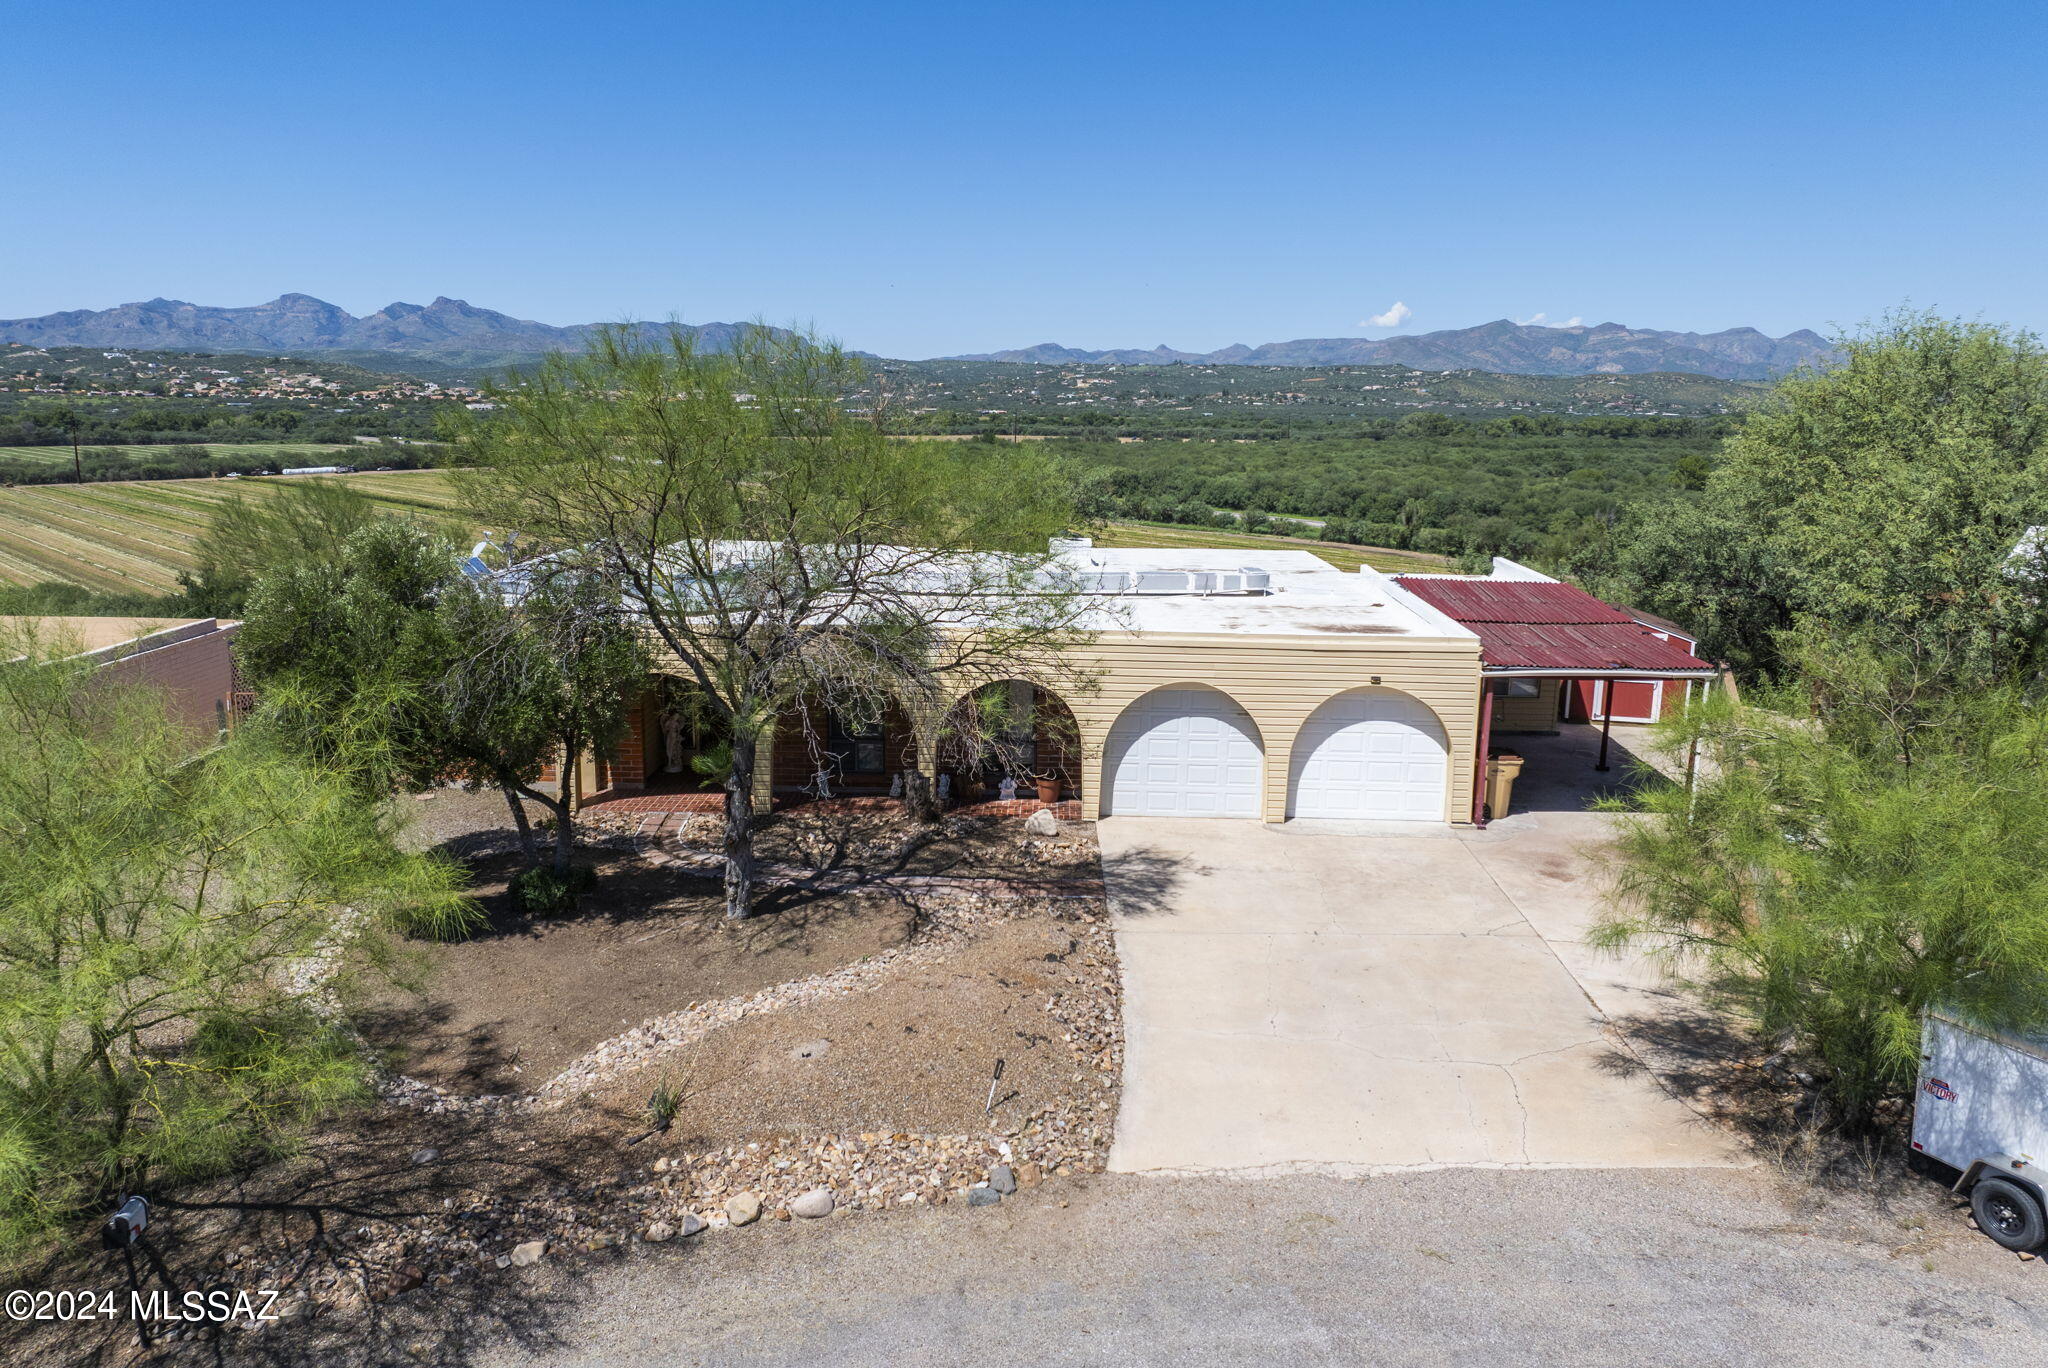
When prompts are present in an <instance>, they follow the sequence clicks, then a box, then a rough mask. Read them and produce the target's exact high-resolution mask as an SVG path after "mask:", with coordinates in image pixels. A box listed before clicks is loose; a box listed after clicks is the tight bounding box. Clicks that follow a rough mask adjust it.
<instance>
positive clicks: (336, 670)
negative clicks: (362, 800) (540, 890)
mask: <svg viewBox="0 0 2048 1368" xmlns="http://www.w3.org/2000/svg"><path fill="white" fill-rule="evenodd" d="M236 659H237V660H238V662H239V663H240V665H241V667H242V670H243V673H244V675H245V676H246V677H247V678H248V680H249V681H250V683H251V684H252V685H253V686H254V688H255V689H256V691H257V694H258V697H259V700H260V703H259V708H258V713H257V721H258V724H259V725H261V726H263V727H264V728H266V729H267V730H269V731H271V732H273V733H274V734H277V735H279V736H280V737H283V738H285V739H286V740H287V741H288V742H289V743H290V744H292V745H294V746H296V747H297V748H299V749H300V750H301V751H302V752H304V753H306V754H309V755H311V756H314V757H316V758H318V759H319V760H321V761H322V762H323V763H325V764H328V765H331V766H333V767H335V768H336V769H337V770H339V771H341V772H343V773H346V774H348V775H350V776H351V777H353V778H354V779H355V781H356V782H357V784H358V786H359V787H360V788H361V789H363V790H364V791H365V792H368V793H372V794H383V793H388V792H390V791H391V790H392V789H393V788H396V787H425V786H428V785H432V784H438V783H445V782H447V781H448V780H449V779H450V778H451V777H460V778H464V779H467V780H470V781H473V782H476V783H479V784H489V785H492V786H494V787H496V788H498V789H500V790H501V791H503V792H504V794H505V797H506V801H507V803H508V805H509V806H510V808H511V811H512V816H513V819H514V823H515V825H516V826H517V828H518V830H519V832H520V839H521V843H522V846H523V847H524V849H525V853H526V856H527V859H528V861H529V862H530V863H531V862H533V861H535V860H536V859H537V853H536V849H535V843H534V840H533V833H532V829H531V827H530V825H529V823H528V822H527V819H526V809H525V807H524V803H525V802H533V803H537V804H539V805H540V806H541V807H543V808H545V809H546V810H547V811H548V812H550V813H551V814H552V815H553V817H554V818H555V850H554V867H555V871H556V873H557V874H558V875H563V874H566V873H567V872H568V869H569V864H570V858H571V854H572V851H573V848H574V845H575V839H576V825H575V811H574V804H573V801H572V789H571V782H570V776H571V775H572V774H573V773H574V771H575V768H576V763H577V761H578V760H579V759H580V758H581V757H582V756H584V755H586V754H589V753H591V752H593V751H602V750H605V749H607V748H609V747H610V746H611V745H613V744H614V743H615V742H617V740H618V739H619V737H620V735H621V734H623V732H624V730H625V727H626V712H627V707H628V703H629V699H630V698H631V697H632V695H633V691H634V690H636V689H637V688H638V686H639V684H640V682H641V681H642V680H643V679H644V678H645V676H646V671H647V659H646V655H645V653H644V651H643V650H642V648H641V636H640V631H639V629H638V627H637V625H636V623H635V622H634V620H632V619H629V618H628V617H626V616H625V615H624V614H622V613H621V612H620V611H619V606H618V602H617V599H616V596H612V595H609V594H607V593H606V592H604V591H603V588H602V586H601V585H598V584H596V583H595V582H578V581H576V580H574V579H572V578H569V577H559V578H557V579H554V580H551V581H549V582H547V583H544V584H540V585H537V586H534V587H533V589H532V590H531V592H527V593H524V594H519V595H513V596H508V595H507V594H506V593H505V592H503V591H502V590H501V589H500V588H499V586H497V585H495V584H493V583H488V582H485V583H472V582H470V581H468V580H466V579H465V578H464V577H463V576H462V575H461V574H460V573H459V572H458V571H457V569H456V558H455V550H454V547H453V546H452V545H450V544H449V543H448V542H447V541H446V539H445V538H442V537H439V536H437V535H434V534H432V533H430V532H427V531H424V530H422V529H420V528H417V527H413V526H410V525H408V524H405V523H401V522H399V521H397V520H394V519H384V520H380V521H378V522H376V523H373V524H371V525H370V526H368V527H365V528H363V529H361V530H359V531H358V532H356V533H355V534H354V535H352V536H351V537H349V539H348V540H347V542H346V543H344V545H343V546H342V548H341V550H340V552H339V554H337V555H335V556H334V557H332V558H330V559H326V560H321V561H317V562H308V563H304V564H299V565H294V566H291V567H288V568H286V569H284V570H280V571H278V572H276V573H274V574H272V575H271V576H269V577H268V578H266V579H264V580H263V581H261V582H260V583H259V584H258V586H257V589H256V591H255V593H254V594H253V595H252V597H251V601H250V607H249V616H248V620H247V621H246V622H245V623H244V624H243V627H242V632H241V635H240V637H239V639H238V640H237V642H236ZM551 764H552V765H556V766H558V767H559V769H558V772H559V773H560V775H561V776H562V781H561V783H559V784H558V785H557V786H556V791H555V792H552V793H550V792H548V791H546V790H544V789H542V788H540V787H539V783H540V777H541V773H542V771H543V770H544V769H545V768H546V767H547V766H549V765H551Z"/></svg>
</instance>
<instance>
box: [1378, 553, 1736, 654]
mask: <svg viewBox="0 0 2048 1368" xmlns="http://www.w3.org/2000/svg"><path fill="white" fill-rule="evenodd" d="M1399 579H1400V582H1401V587H1402V588H1404V589H1406V590H1408V591H1409V592H1410V593H1412V594H1414V595H1415V596H1416V597H1417V598H1420V599H1422V600H1423V601H1425V602H1427V603H1429V604H1432V605H1433V606H1435V607H1437V608H1439V609H1441V610H1442V611H1443V612H1445V613H1447V614H1449V615H1450V616H1451V617H1453V618H1456V619H1457V620H1458V621H1459V622H1461V623H1463V624H1465V626H1467V627H1470V628H1471V629H1472V630H1473V631H1474V632H1477V633H1478V634H1479V650H1480V654H1481V656H1482V657H1483V658H1484V660H1485V662H1486V664H1487V666H1488V667H1489V668H1492V669H1497V670H1498V669H1524V670H1585V671H1587V672H1588V673H1602V674H1605V673H1611V672H1612V671H1615V670H1709V669H1712V668H1713V667H1712V666H1710V665H1709V664H1707V662H1706V661H1704V660H1701V659H1699V658H1698V657H1697V656H1695V655H1693V654H1692V653H1691V652H1690V651H1688V650H1686V648H1685V647H1683V646H1681V645H1679V644H1678V643H1677V642H1675V641H1666V640H1664V639H1663V638H1661V637H1659V636H1657V635H1656V634H1655V633H1653V632H1652V631H1651V630H1650V629H1649V628H1648V627H1645V626H1643V625H1642V624H1641V623H1639V622H1637V621H1636V620H1635V619H1634V618H1632V617H1630V616H1629V615H1628V614H1627V613H1625V612H1623V611H1622V610H1621V609H1619V608H1616V607H1615V606H1614V605H1613V604H1611V603H1603V602H1601V601H1600V600H1599V599H1597V598H1594V597H1593V596H1592V595H1591V594H1589V593H1587V592H1586V591H1585V590H1583V589H1580V588H1578V587H1577V586H1575V585H1570V584H1545V583H1542V582H1540V581H1528V580H1484V579H1431V578H1429V577H1427V576H1410V575H1402V576H1400V577H1399Z"/></svg>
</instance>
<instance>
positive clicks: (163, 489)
mask: <svg viewBox="0 0 2048 1368" xmlns="http://www.w3.org/2000/svg"><path fill="white" fill-rule="evenodd" d="M330 478H334V479H339V480H345V481H347V482H348V483H349V484H350V485H351V486H353V487H354V488H357V489H360V490H362V491H363V492H364V493H366V494H368V495H370V496H371V497H372V498H374V499H376V500H377V501H378V502H379V503H381V504H385V505H387V506H389V507H390V508H391V509H392V510H393V511H395V512H404V513H411V514H415V515H419V516H424V517H428V518H433V519H435V520H437V521H446V522H453V521H455V515H454V512H453V509H454V503H455V500H454V495H453V494H452V493H451V491H450V490H449V488H448V482H447V478H446V476H445V475H444V474H443V473H442V472H440V471H438V470H391V471H378V472H375V473H370V474H362V475H337V476H333V477H330ZM287 483H289V481H288V480H287V479H285V478H283V477H269V478H263V477H248V478H243V479H238V480H228V479H220V480H136V481H131V482H127V483H117V482H107V483H100V484H84V485H76V484H67V485H20V486H17V487H15V488H13V489H0V582H5V583H8V584H35V583H38V582H40V581H43V580H62V581H65V582H66V583H70V584H82V585H84V586H85V587H87V588H89V589H96V590H100V591H102V592H106V593H137V594H160V593H165V592H167V591H169V590H173V589H176V588H177V587H178V572H179V571H180V570H189V569H191V568H192V548H193V545H194V543H195V542H197V541H198V539H199V534H200V533H201V531H203V530H204V529H205V527H206V525H207V523H208V522H209V521H210V520H211V518H212V516H213V510H214V509H216V508H218V507H219V506H220V504H221V501H222V500H224V499H227V498H230V497H232V496H234V495H237V494H239V495H243V496H245V497H247V498H251V499H263V498H269V497H271V496H272V495H274V494H275V493H276V491H277V490H278V489H280V488H282V487H283V486H284V485H285V484H287Z"/></svg>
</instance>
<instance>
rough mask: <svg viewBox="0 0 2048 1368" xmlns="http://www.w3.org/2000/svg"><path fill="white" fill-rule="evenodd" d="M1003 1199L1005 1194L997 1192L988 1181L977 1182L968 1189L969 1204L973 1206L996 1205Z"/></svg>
mask: <svg viewBox="0 0 2048 1368" xmlns="http://www.w3.org/2000/svg"><path fill="white" fill-rule="evenodd" d="M1002 1200H1003V1194H1002V1193H1000V1192H997V1191H996V1190H995V1189H994V1188H992V1187H990V1186H989V1185H988V1184H987V1183H976V1184H975V1185H974V1186H973V1187H971V1188H969V1189H967V1205H969V1206H971V1207H985V1206H994V1205H995V1204H996V1203H997V1202H1000V1201H1002Z"/></svg>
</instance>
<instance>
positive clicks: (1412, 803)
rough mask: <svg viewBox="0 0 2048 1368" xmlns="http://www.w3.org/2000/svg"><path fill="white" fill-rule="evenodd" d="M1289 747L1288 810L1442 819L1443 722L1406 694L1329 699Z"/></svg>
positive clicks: (1362, 693)
mask: <svg viewBox="0 0 2048 1368" xmlns="http://www.w3.org/2000/svg"><path fill="white" fill-rule="evenodd" d="M1294 755H1295V763H1294V771H1295V780H1294V801H1293V805H1292V810H1291V811H1290V813H1289V815H1290V816H1294V817H1333V818H1340V819H1343V818H1376V819H1379V820H1382V821H1396V822H1441V821H1443V820H1444V780H1445V778H1446V776H1447V775H1448V774H1449V772H1450V762H1449V757H1448V755H1447V753H1446V747H1445V745H1444V730H1443V727H1442V726H1441V725H1439V724H1438V722H1437V720H1436V716H1435V714H1433V713H1431V712H1430V710H1429V709H1428V708H1426V707H1424V706H1423V705H1422V704H1421V703H1418V702H1417V701H1416V700H1414V699H1412V698H1410V697H1408V696H1407V695H1406V694H1398V693H1386V692H1379V691H1371V692H1366V691H1360V692H1357V693H1348V694H1341V695H1339V696H1338V697H1336V698H1333V699H1331V700H1330V701H1329V702H1328V703H1325V704H1324V705H1323V706H1322V707H1320V708H1318V709H1317V710H1316V714H1315V716H1314V717H1311V718H1310V719H1309V720H1308V725H1307V726H1305V727H1303V728H1302V729H1301V735H1300V737H1299V738H1297V739H1296V741H1295V743H1294Z"/></svg>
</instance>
